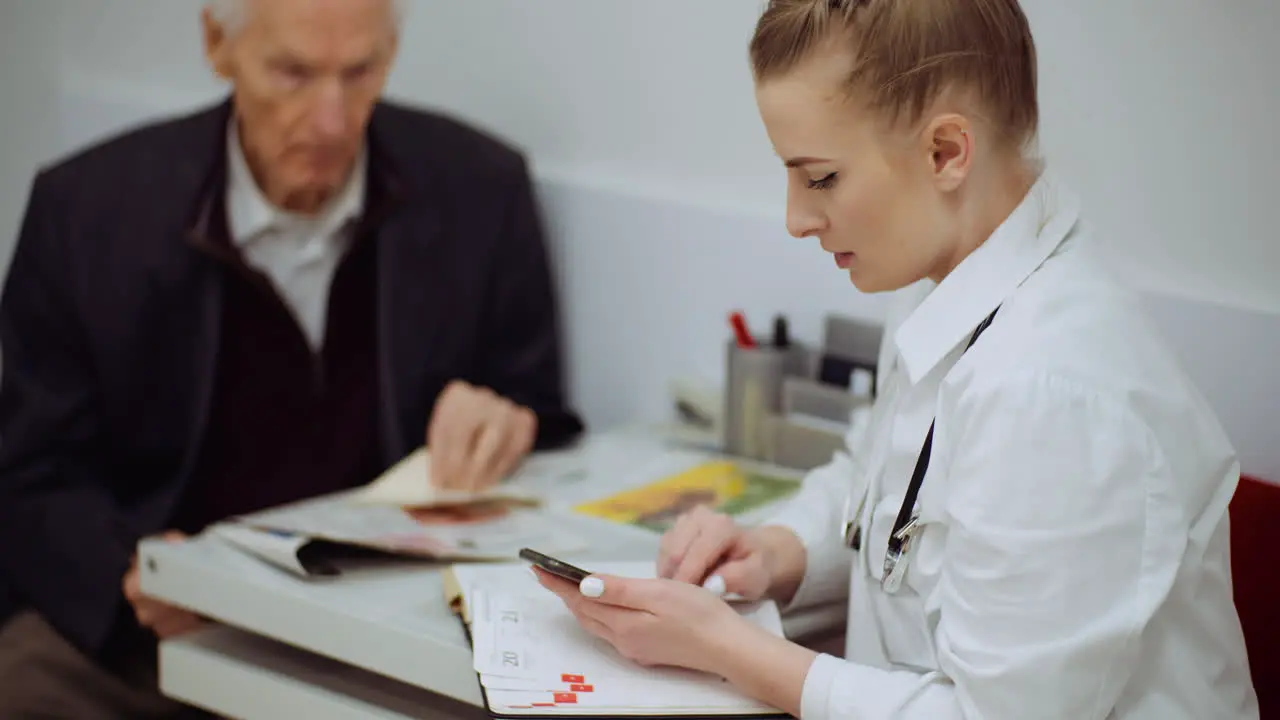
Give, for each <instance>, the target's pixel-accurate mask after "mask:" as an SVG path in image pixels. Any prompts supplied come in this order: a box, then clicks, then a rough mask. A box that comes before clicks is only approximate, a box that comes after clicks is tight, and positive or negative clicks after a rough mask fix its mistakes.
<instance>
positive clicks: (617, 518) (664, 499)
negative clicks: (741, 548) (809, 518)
mask: <svg viewBox="0 0 1280 720" xmlns="http://www.w3.org/2000/svg"><path fill="white" fill-rule="evenodd" d="M799 487H800V480H799V479H797V478H794V477H787V476H784V475H771V474H767V473H764V472H755V471H746V470H743V469H742V468H740V467H738V466H737V465H736V464H735V463H733V462H730V461H727V460H717V461H711V462H706V463H703V464H701V465H697V466H695V467H693V468H690V469H688V470H685V471H684V472H681V473H679V474H677V475H673V476H671V477H668V478H665V479H663V480H659V481H658V482H655V483H651V484H649V485H645V486H643V487H639V488H636V489H634V490H628V491H626V492H622V493H618V494H617V495H613V496H611V497H607V498H604V499H602V500H595V501H592V502H588V503H584V504H582V505H579V506H577V507H576V508H574V510H576V511H577V512H580V513H583V514H584V515H591V516H593V517H598V518H603V519H605V520H612V521H613V522H618V523H624V524H628V525H639V526H641V527H646V528H649V529H651V530H656V531H658V532H662V531H665V530H666V529H667V528H669V527H671V525H672V524H673V523H674V522H675V521H676V519H677V518H679V517H680V516H681V515H682V514H684V513H685V512H688V511H689V510H692V509H693V508H695V507H697V506H699V505H709V506H710V507H711V508H712V509H714V510H716V511H717V512H722V513H725V514H728V515H739V514H741V513H744V512H747V511H749V510H754V509H755V508H758V507H761V506H763V505H766V504H768V503H771V502H774V501H777V500H781V499H783V498H785V497H787V496H789V495H791V494H792V493H794V492H795V491H796V490H798V489H799Z"/></svg>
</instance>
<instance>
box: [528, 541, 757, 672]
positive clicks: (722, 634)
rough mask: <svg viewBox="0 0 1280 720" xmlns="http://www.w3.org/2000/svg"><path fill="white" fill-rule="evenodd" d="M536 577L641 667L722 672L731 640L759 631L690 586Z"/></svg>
mask: <svg viewBox="0 0 1280 720" xmlns="http://www.w3.org/2000/svg"><path fill="white" fill-rule="evenodd" d="M534 573H535V574H536V575H537V576H538V582H540V583H542V586H543V587H545V588H547V589H548V590H550V591H552V592H554V593H555V594H556V595H558V596H559V597H560V599H561V600H563V601H564V604H565V606H566V607H567V608H568V609H569V611H570V612H572V613H573V615H574V617H576V618H577V619H578V622H579V624H581V625H582V627H583V628H584V629H586V630H587V631H588V632H590V633H591V634H593V635H595V636H597V637H599V638H601V639H603V640H604V641H605V642H608V643H609V644H610V645H612V646H613V647H614V648H615V649H617V651H618V652H619V653H621V654H622V655H623V656H624V657H627V658H628V659H630V660H632V661H634V662H637V663H640V664H641V665H648V666H654V665H667V666H674V667H683V668H689V669H692V670H701V671H703V672H711V673H717V672H718V671H719V668H721V667H722V665H723V664H724V662H725V661H726V657H725V656H726V655H727V654H728V649H729V647H730V644H729V641H730V640H734V641H735V642H738V643H740V642H741V641H742V639H743V637H744V635H746V634H752V633H754V632H756V631H757V628H756V627H755V626H753V625H751V624H750V623H748V622H747V621H746V620H744V619H743V618H742V617H741V616H740V615H738V613H737V612H736V611H735V610H734V609H733V608H732V607H730V606H729V605H728V604H727V603H726V602H724V601H723V600H721V599H720V598H719V597H717V596H716V595H715V594H714V593H711V592H709V591H707V590H704V589H702V588H700V587H697V586H695V585H690V584H688V583H682V582H675V581H673V580H641V579H635V578H621V577H615V576H611V575H593V576H591V577H589V578H587V579H586V580H584V581H583V584H582V586H581V587H579V586H578V585H575V584H573V583H571V582H568V581H566V580H563V579H561V578H558V577H556V576H554V575H551V574H550V573H547V572H544V571H543V570H541V569H539V568H536V567H535V568H534ZM597 588H598V589H599V590H600V592H599V593H595V592H594V589H597ZM584 591H587V592H591V594H592V595H598V597H589V596H588V595H586V594H584ZM744 631H745V632H744ZM760 632H761V633H763V631H760Z"/></svg>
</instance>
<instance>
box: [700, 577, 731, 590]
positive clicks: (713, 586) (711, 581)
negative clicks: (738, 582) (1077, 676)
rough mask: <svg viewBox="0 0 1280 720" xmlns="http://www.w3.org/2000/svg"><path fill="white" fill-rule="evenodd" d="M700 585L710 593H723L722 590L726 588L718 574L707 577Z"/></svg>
mask: <svg viewBox="0 0 1280 720" xmlns="http://www.w3.org/2000/svg"><path fill="white" fill-rule="evenodd" d="M702 587H704V588H706V589H707V590H708V591H710V592H711V593H712V594H715V595H723V594H724V591H725V590H726V588H725V586H724V578H722V577H720V576H719V575H712V576H711V577H709V578H707V580H706V582H704V583H702Z"/></svg>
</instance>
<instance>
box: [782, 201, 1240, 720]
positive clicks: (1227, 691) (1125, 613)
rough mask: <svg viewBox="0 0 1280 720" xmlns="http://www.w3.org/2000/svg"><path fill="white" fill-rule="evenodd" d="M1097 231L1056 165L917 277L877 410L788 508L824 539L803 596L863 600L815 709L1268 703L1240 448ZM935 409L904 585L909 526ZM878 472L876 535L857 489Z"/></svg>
mask: <svg viewBox="0 0 1280 720" xmlns="http://www.w3.org/2000/svg"><path fill="white" fill-rule="evenodd" d="M1086 244H1087V243H1086V242H1085V238H1084V231H1083V229H1082V228H1081V225H1080V222H1079V218H1078V206H1077V203H1076V202H1075V200H1074V199H1073V198H1071V197H1070V196H1069V195H1067V194H1066V193H1064V192H1061V191H1059V190H1058V189H1057V188H1055V187H1054V185H1053V183H1052V182H1051V181H1050V180H1048V179H1047V178H1042V179H1041V180H1040V181H1039V182H1038V183H1037V184H1036V186H1035V187H1034V188H1033V190H1032V191H1031V193H1030V194H1029V195H1028V196H1027V198H1026V199H1025V200H1024V201H1023V203H1022V204H1021V205H1020V206H1019V207H1018V208H1017V209H1016V211H1014V213H1013V214H1012V215H1011V216H1010V217H1009V218H1008V219H1007V220H1006V221H1005V222H1004V223H1003V224H1002V225H1001V226H1000V228H999V229H998V230H997V231H996V232H995V233H994V234H993V235H992V236H991V238H989V239H988V241H987V242H986V243H985V244H983V245H982V246H981V247H980V248H979V249H978V250H977V251H975V252H974V253H973V254H972V255H970V256H969V257H968V258H966V259H965V260H964V261H963V262H962V263H961V264H960V265H959V267H957V268H956V269H955V270H954V271H953V272H952V273H951V274H950V275H948V276H947V277H946V279H945V280H943V282H942V283H941V284H939V285H938V286H937V287H936V288H934V287H932V286H931V284H929V283H925V284H922V285H921V286H917V287H915V288H912V289H909V290H908V291H905V294H906V295H910V296H912V304H913V307H911V308H910V309H909V311H908V312H907V313H906V315H905V319H903V320H902V321H901V323H900V324H899V323H897V320H892V321H891V322H892V324H891V325H890V326H889V328H888V331H887V333H886V340H885V344H886V347H885V349H884V351H883V352H882V368H886V366H887V369H888V371H887V372H883V371H882V372H881V384H880V387H879V394H878V399H877V401H876V404H875V406H874V409H873V410H872V417H871V419H870V422H869V423H866V424H865V429H862V428H859V427H857V426H855V431H854V432H851V433H850V437H849V452H848V454H847V455H846V454H844V453H840V454H837V456H836V457H835V458H834V459H833V460H832V462H831V463H830V464H828V465H826V466H824V467H822V468H819V469H817V470H815V471H813V472H812V473H811V474H810V475H809V477H807V478H806V480H805V484H804V487H803V489H802V490H801V492H800V493H799V494H798V495H797V496H796V497H795V499H794V500H793V502H791V503H790V504H789V505H788V506H786V508H785V509H784V510H783V511H782V514H781V515H780V516H779V517H777V518H776V519H775V521H774V522H775V523H776V524H781V525H784V526H787V527H789V528H791V529H792V530H793V531H794V532H795V533H796V534H797V535H798V536H799V537H800V539H801V540H802V542H803V543H804V545H805V547H806V549H807V558H808V559H807V567H806V571H805V575H804V580H803V582H802V584H801V587H800V589H799V591H798V592H797V595H796V597H795V598H794V599H793V601H792V603H791V606H790V607H792V608H795V607H801V606H809V605H813V604H816V603H820V602H831V601H833V600H836V599H838V597H840V596H843V595H845V594H847V595H848V597H849V624H848V640H847V646H846V658H845V659H837V658H834V657H831V656H828V655H823V656H820V657H819V658H818V660H817V661H816V662H815V663H814V664H813V665H812V666H811V668H810V669H809V672H808V675H807V678H806V680H805V684H804V693H803V700H802V717H803V718H805V720H811V719H812V720H821V719H825V718H833V719H834V718H849V719H855V718H856V719H857V720H879V719H881V718H903V719H911V720H914V719H917V718H918V719H920V720H949V719H952V718H956V719H959V718H964V719H965V720H979V719H982V720H1031V719H1033V718H1043V719H1045V720H1104V719H1114V720H1184V719H1185V720H1209V718H1213V719H1214V720H1254V719H1256V718H1257V717H1258V709H1257V701H1256V698H1255V695H1254V691H1253V685H1252V682H1251V680H1250V676H1249V669H1248V665H1247V659H1246V654H1245V646H1244V641H1243V637H1242V633H1241V629H1240V623H1239V619H1238V617H1237V615H1236V611H1235V607H1234V605H1233V603H1232V596H1231V572H1230V567H1231V566H1230V557H1229V537H1228V525H1227V505H1228V502H1229V501H1230V499H1231V496H1232V494H1233V493H1234V491H1235V487H1236V483H1237V481H1238V478H1239V467H1238V464H1237V461H1236V456H1235V452H1234V450H1233V448H1232V446H1231V444H1230V442H1229V441H1228V439H1227V438H1226V436H1225V434H1224V432H1223V430H1222V429H1221V427H1220V426H1219V424H1218V421H1217V420H1216V419H1215V417H1214V413H1213V412H1212V411H1211V410H1210V409H1209V407H1208V406H1207V404H1206V403H1205V401H1204V399H1203V398H1202V397H1201V396H1200V394H1199V393H1198V392H1197V391H1196V389H1195V388H1194V387H1193V386H1192V384H1191V383H1190V382H1189V380H1188V379H1187V377H1186V376H1185V375H1184V374H1183V372H1182V371H1181V370H1180V369H1179V366H1178V364H1177V363H1176V361H1175V359H1174V357H1173V355H1172V354H1171V351H1170V350H1169V348H1167V347H1166V346H1165V344H1164V343H1163V342H1162V340H1161V339H1160V338H1159V337H1158V336H1157V334H1156V333H1155V332H1153V330H1152V328H1151V327H1150V326H1149V324H1148V321H1147V320H1146V318H1145V317H1144V316H1143V314H1142V312H1141V310H1140V308H1139V305H1138V301H1137V299H1136V298H1135V297H1133V296H1131V294H1130V293H1129V292H1127V291H1126V290H1124V289H1122V287H1121V286H1120V284H1119V283H1116V282H1113V281H1111V280H1110V279H1108V278H1107V277H1106V275H1105V273H1104V272H1103V271H1102V270H1101V269H1100V268H1099V267H1098V266H1097V265H1095V264H1094V263H1093V262H1092V261H1091V260H1090V259H1089V257H1088V252H1087V251H1086ZM997 307H998V308H999V310H998V313H997V314H996V316H995V319H994V321H993V322H992V324H991V325H990V327H989V328H988V329H987V330H986V331H985V333H984V334H983V335H981V337H980V338H979V339H978V341H977V343H976V344H975V345H973V347H972V348H971V349H969V350H968V351H967V352H965V351H964V350H965V346H966V345H967V344H968V341H969V338H970V336H971V334H972V333H973V331H974V330H975V328H976V327H977V326H978V325H979V324H980V323H981V322H982V321H983V320H984V319H985V318H986V317H987V316H988V315H989V314H990V313H991V312H992V311H993V310H995V309H996V308H997ZM935 418H936V431H935V437H934V442H933V449H932V459H931V463H930V465H929V470H928V473H927V475H926V476H925V479H924V482H923V485H922V488H921V491H920V494H919V498H918V503H917V505H916V508H917V510H918V512H919V516H920V519H919V522H920V525H919V527H920V531H919V532H918V533H917V534H916V535H915V536H914V540H913V541H912V544H911V549H910V552H909V554H908V556H907V557H908V558H909V559H908V563H909V564H908V565H907V572H906V576H905V581H904V583H903V585H902V586H901V588H900V590H899V591H898V592H897V593H895V594H891V593H889V592H887V591H886V590H885V589H884V588H883V587H882V584H881V579H882V576H883V564H884V558H885V551H886V545H887V543H888V536H889V533H890V529H891V527H892V526H893V523H894V520H895V516H896V515H897V514H898V511H899V508H900V506H901V504H902V499H903V494H904V492H905V490H906V487H907V485H908V483H909V481H910V478H911V475H912V470H913V468H914V466H915V464H916V459H917V456H918V455H919V453H920V450H921V445H922V443H923V440H924V438H925V435H926V433H927V432H928V428H929V424H930V421H933V420H934V419H935ZM864 491H865V492H866V493H867V495H866V498H867V499H866V502H865V503H864V504H863V507H864V511H863V513H862V515H861V518H860V521H861V526H862V528H863V540H862V543H861V549H860V550H858V551H856V552H855V551H854V550H851V549H849V548H848V547H847V546H846V545H845V543H844V542H843V541H842V539H841V534H842V533H841V528H842V525H843V523H844V520H845V518H844V517H842V515H841V513H840V509H841V508H843V507H846V506H848V505H849V503H848V502H847V499H848V498H850V497H852V498H853V499H854V502H853V503H852V505H853V506H854V507H856V506H857V505H858V503H857V500H859V499H861V498H862V497H863V495H862V493H863V492H864Z"/></svg>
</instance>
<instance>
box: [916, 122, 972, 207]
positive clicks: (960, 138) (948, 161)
mask: <svg viewBox="0 0 1280 720" xmlns="http://www.w3.org/2000/svg"><path fill="white" fill-rule="evenodd" d="M923 139H924V141H925V145H926V152H927V155H928V162H929V172H930V173H931V174H932V176H933V179H934V182H935V183H937V184H938V187H939V189H941V190H943V191H952V190H955V189H956V188H958V187H959V186H960V185H961V183H963V182H964V179H965V178H966V177H967V176H968V174H969V168H970V167H971V166H972V164H973V150H974V141H975V140H976V138H975V137H974V133H973V130H972V129H971V127H970V125H969V121H968V120H967V119H966V118H965V117H964V116H962V115H940V116H938V117H936V118H934V119H933V121H932V122H930V123H929V125H928V126H926V129H925V133H924V137H923Z"/></svg>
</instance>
